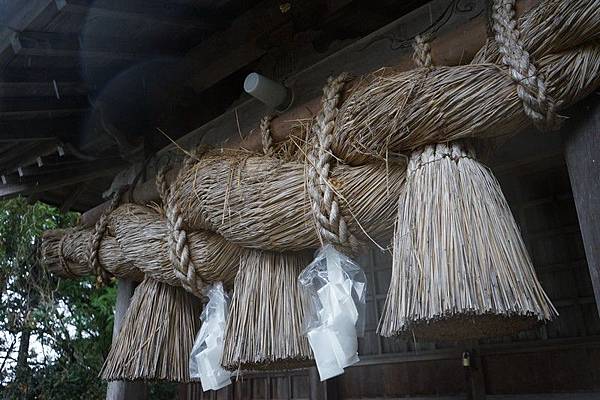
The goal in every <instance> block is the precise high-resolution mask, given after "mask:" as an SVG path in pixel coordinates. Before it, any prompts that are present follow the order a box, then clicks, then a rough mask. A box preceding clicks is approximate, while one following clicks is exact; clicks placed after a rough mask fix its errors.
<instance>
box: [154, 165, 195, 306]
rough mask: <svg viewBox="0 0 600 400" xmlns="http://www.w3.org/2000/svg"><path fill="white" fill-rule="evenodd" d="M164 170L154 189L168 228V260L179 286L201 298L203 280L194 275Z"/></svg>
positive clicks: (159, 173)
mask: <svg viewBox="0 0 600 400" xmlns="http://www.w3.org/2000/svg"><path fill="white" fill-rule="evenodd" d="M192 158H193V156H192V157H189V158H187V159H186V160H185V162H184V165H183V167H182V168H189V166H190V165H191V164H192V161H190V159H192ZM165 175H166V173H165V169H164V168H163V169H161V170H160V171H159V172H158V174H157V175H156V187H157V189H158V193H159V195H160V198H161V200H162V203H163V208H164V211H165V217H166V220H167V227H168V231H169V233H168V236H167V239H168V244H169V260H170V261H171V264H172V266H173V272H174V273H175V276H176V277H177V279H179V281H180V282H181V286H182V287H183V288H184V289H186V290H187V291H189V292H190V293H193V294H194V295H195V296H197V297H202V287H203V286H204V282H203V280H202V279H201V278H200V276H199V275H197V274H196V266H195V265H194V263H193V261H192V259H191V256H190V254H191V252H190V248H189V243H188V240H187V232H186V231H185V229H184V228H183V217H182V215H181V212H180V209H179V206H178V204H177V201H176V200H175V199H174V197H173V196H171V191H170V190H169V187H168V185H167V180H166V178H165Z"/></svg>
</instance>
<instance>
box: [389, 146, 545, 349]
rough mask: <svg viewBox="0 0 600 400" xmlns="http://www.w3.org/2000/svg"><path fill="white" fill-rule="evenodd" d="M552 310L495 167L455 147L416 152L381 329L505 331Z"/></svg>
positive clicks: (461, 333) (422, 334) (427, 333)
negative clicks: (493, 172) (494, 171)
mask: <svg viewBox="0 0 600 400" xmlns="http://www.w3.org/2000/svg"><path fill="white" fill-rule="evenodd" d="M555 315H556V310H555V309H554V307H553V306H552V304H551V303H550V300H549V299H548V297H547V296H546V294H545V293H544V291H543V289H542V287H541V285H540V283H539V281H538V280H537V277H536V275H535V272H534V269H533V265H532V264H531V260H530V259H529V257H528V255H527V251H526V249H525V245H524V244H523V241H522V239H521V235H520V232H519V230H518V228H517V225H516V223H515V220H514V219H513V216H512V214H511V212H510V209H509V207H508V204H507V203H506V200H505V198H504V196H503V194H502V192H501V190H500V186H499V184H498V182H497V181H496V180H495V179H494V177H493V176H492V174H491V173H490V171H488V170H487V169H486V168H485V167H484V166H482V165H481V164H480V163H478V162H477V161H476V160H474V159H473V158H472V155H471V154H467V153H466V152H465V151H463V150H462V148H461V146H459V145H457V144H453V145H451V146H447V145H444V144H438V145H437V146H427V147H426V148H425V149H424V150H421V151H416V152H414V153H413V154H412V156H411V159H410V162H409V167H408V172H407V183H406V186H405V188H404V189H403V191H402V194H401V196H400V201H399V210H398V220H397V225H396V232H395V235H394V257H393V266H392V279H391V282H390V289H389V292H388V295H387V299H386V303H385V307H384V310H383V315H382V320H381V321H380V324H379V328H378V331H379V333H380V334H381V335H383V336H392V335H398V334H405V333H411V334H414V336H415V337H417V338H420V339H441V340H454V339H468V338H477V337H483V336H499V335H506V334H511V333H514V332H516V331H519V330H523V329H528V328H530V327H532V326H534V325H535V324H536V323H537V322H538V321H542V320H549V319H551V318H553V317H554V316H555Z"/></svg>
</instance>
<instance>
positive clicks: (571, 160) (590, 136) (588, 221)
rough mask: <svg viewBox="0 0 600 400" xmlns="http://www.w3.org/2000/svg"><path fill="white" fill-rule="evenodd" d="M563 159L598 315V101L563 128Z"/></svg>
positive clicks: (579, 110) (580, 110)
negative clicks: (569, 182)
mask: <svg viewBox="0 0 600 400" xmlns="http://www.w3.org/2000/svg"><path fill="white" fill-rule="evenodd" d="M564 139H565V158H566V161H567V168H568V170H569V178H570V180H571V187H572V190H573V198H574V200H575V207H576V208H577V217H578V218H579V227H580V229H581V236H582V238H583V245H584V248H585V255H586V258H587V264H588V268H589V270H590V277H591V278H592V285H593V287H594V294H595V297H596V306H597V307H598V312H599V313H600V97H599V96H598V95H597V94H592V95H591V96H590V99H589V100H588V101H586V102H585V103H583V104H581V105H578V106H577V111H576V112H575V115H574V116H573V117H572V118H571V119H570V121H569V123H568V124H567V125H566V126H565V128H564Z"/></svg>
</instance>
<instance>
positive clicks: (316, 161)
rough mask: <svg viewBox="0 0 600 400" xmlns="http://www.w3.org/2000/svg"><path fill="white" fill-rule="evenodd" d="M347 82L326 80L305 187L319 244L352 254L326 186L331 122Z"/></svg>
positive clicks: (354, 244)
mask: <svg viewBox="0 0 600 400" xmlns="http://www.w3.org/2000/svg"><path fill="white" fill-rule="evenodd" d="M349 79H350V76H349V75H348V74H346V73H343V74H341V75H339V76H338V77H337V78H335V79H334V78H329V80H328V81H327V85H325V87H324V88H323V98H322V100H321V111H320V112H319V114H318V115H317V117H316V118H315V122H314V124H313V126H312V133H313V135H314V136H315V137H316V138H317V140H316V141H315V145H314V146H313V148H312V149H311V151H310V153H309V155H308V160H309V166H308V180H307V186H308V193H309V196H310V198H311V200H312V202H311V208H312V211H313V215H314V217H315V221H316V224H317V232H318V234H319V237H320V238H321V241H325V242H328V243H331V244H334V245H337V246H339V247H342V248H343V249H345V250H349V251H350V252H354V251H356V250H357V249H358V247H359V242H358V240H357V239H356V237H355V236H354V235H353V234H352V233H351V232H350V231H349V230H348V225H347V223H346V220H345V219H344V217H343V216H342V214H341V213H340V208H339V204H338V200H337V196H336V195H335V193H334V191H333V189H332V187H331V185H330V183H329V174H330V169H331V162H332V158H333V157H332V153H331V150H330V149H331V143H332V142H333V130H334V127H335V118H336V116H337V113H338V105H339V103H340V97H341V96H340V94H341V91H342V89H343V87H344V85H345V83H346V82H347V81H348V80H349Z"/></svg>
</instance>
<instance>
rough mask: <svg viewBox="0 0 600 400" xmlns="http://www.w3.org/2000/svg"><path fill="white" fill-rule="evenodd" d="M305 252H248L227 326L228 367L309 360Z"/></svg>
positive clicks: (290, 364)
mask: <svg viewBox="0 0 600 400" xmlns="http://www.w3.org/2000/svg"><path fill="white" fill-rule="evenodd" d="M308 263H310V255H309V254H307V253H277V252H266V251H261V250H250V251H248V252H245V253H244V255H243V256H242V259H241V261H240V271H239V272H238V275H237V277H236V279H235V289H234V292H233V299H232V304H231V308H230V312H229V318H228V321H227V327H226V329H225V331H226V332H225V334H226V336H225V348H224V351H223V360H222V365H223V367H224V368H225V369H228V370H230V371H234V370H257V369H289V368H299V367H303V366H306V365H308V364H310V363H311V360H312V353H311V351H310V347H309V345H308V341H307V339H306V337H304V336H303V335H302V319H303V318H304V304H303V303H302V301H301V298H300V294H299V292H298V287H297V283H296V279H297V278H298V275H299V274H300V272H301V271H302V269H304V267H306V265H308Z"/></svg>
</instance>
